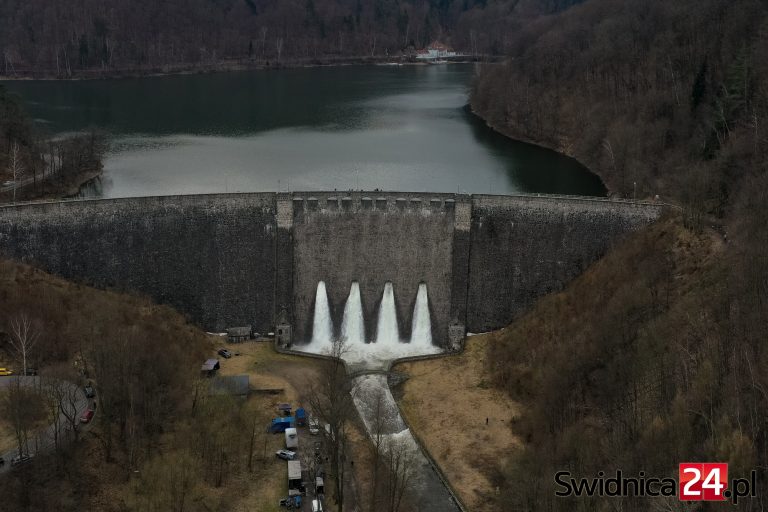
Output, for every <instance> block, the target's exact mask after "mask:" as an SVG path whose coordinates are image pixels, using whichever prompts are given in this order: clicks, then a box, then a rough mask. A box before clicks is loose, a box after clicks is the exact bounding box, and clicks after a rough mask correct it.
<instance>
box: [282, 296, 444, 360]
mask: <svg viewBox="0 0 768 512" xmlns="http://www.w3.org/2000/svg"><path fill="white" fill-rule="evenodd" d="M314 314H315V316H314V323H313V330H312V341H311V342H310V343H307V344H296V345H294V349H295V350H298V351H301V352H308V353H312V354H331V353H332V351H333V344H334V343H342V344H343V346H342V348H341V352H342V355H341V357H342V359H344V361H346V362H347V363H348V364H349V365H351V367H352V370H365V369H386V368H387V367H388V366H389V363H390V362H391V361H394V360H396V359H401V358H404V357H412V356H421V355H429V354H439V353H440V352H442V349H441V348H440V347H438V346H436V345H434V344H433V340H432V321H431V319H430V315H429V296H428V293H427V285H426V284H424V283H422V284H420V285H419V289H418V293H417V295H416V304H415V306H414V311H413V322H412V324H411V325H412V333H411V339H410V343H409V342H407V341H405V340H401V339H400V330H399V327H398V323H397V310H396V308H395V290H394V288H393V286H392V283H390V282H387V283H386V284H385V285H384V290H383V293H382V300H381V303H380V305H379V311H378V316H377V318H378V322H377V328H376V336H375V338H374V342H371V343H367V342H366V337H365V319H364V316H363V306H362V299H361V295H360V285H359V284H358V283H357V282H356V281H355V282H353V283H352V285H351V287H350V290H349V296H348V297H347V302H346V304H345V306H344V317H343V320H342V324H341V331H340V332H341V334H340V336H339V337H338V338H335V337H334V335H333V332H334V326H333V320H332V319H331V314H330V307H329V306H328V295H327V292H326V288H325V283H324V282H322V281H321V282H319V283H318V284H317V295H316V298H315V313H314Z"/></svg>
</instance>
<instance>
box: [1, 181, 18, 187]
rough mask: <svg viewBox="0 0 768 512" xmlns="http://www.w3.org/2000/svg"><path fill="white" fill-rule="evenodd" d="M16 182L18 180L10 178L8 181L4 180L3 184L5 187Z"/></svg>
mask: <svg viewBox="0 0 768 512" xmlns="http://www.w3.org/2000/svg"><path fill="white" fill-rule="evenodd" d="M15 184H16V182H15V181H13V180H8V181H4V182H3V186H4V187H10V186H11V185H15Z"/></svg>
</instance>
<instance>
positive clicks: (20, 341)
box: [11, 189, 40, 375]
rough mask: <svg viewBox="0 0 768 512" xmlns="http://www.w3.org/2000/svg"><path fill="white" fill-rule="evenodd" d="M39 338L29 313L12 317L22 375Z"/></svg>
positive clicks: (13, 344)
mask: <svg viewBox="0 0 768 512" xmlns="http://www.w3.org/2000/svg"><path fill="white" fill-rule="evenodd" d="M15 194H16V189H14V195H15ZM39 338H40V329H39V328H38V327H37V325H36V324H35V322H34V321H33V320H32V319H31V318H30V317H29V315H28V314H27V313H24V312H22V313H19V314H18V315H16V316H15V317H13V318H12V319H11V347H13V350H14V351H15V352H16V355H17V357H19V358H20V359H21V366H22V371H23V373H22V375H26V374H27V360H28V359H29V356H30V355H31V354H32V351H33V349H34V348H35V345H36V344H37V341H38V339H39Z"/></svg>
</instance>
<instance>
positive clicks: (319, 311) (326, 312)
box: [312, 281, 333, 346]
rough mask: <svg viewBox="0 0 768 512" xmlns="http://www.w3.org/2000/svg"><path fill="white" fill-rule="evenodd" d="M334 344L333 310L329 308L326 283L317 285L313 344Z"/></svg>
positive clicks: (321, 282) (322, 282)
mask: <svg viewBox="0 0 768 512" xmlns="http://www.w3.org/2000/svg"><path fill="white" fill-rule="evenodd" d="M332 343H333V320H332V319H331V308H330V307H329V306H328V293H327V292H326V291H325V282H324V281H320V282H319V283H317V293H316V294H315V319H314V322H313V324H312V344H317V345H328V346H330V345H331V344H332Z"/></svg>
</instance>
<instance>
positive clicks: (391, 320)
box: [376, 282, 400, 346]
mask: <svg viewBox="0 0 768 512" xmlns="http://www.w3.org/2000/svg"><path fill="white" fill-rule="evenodd" d="M376 343H377V344H382V345H388V346H397V344H398V343H400V329H399V328H398V326H397V310H396V309H395V292H394V289H393V288H392V283H390V282H387V283H386V284H385V285H384V297H383V298H382V299H381V306H380V307H379V322H378V324H377V326H376Z"/></svg>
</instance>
